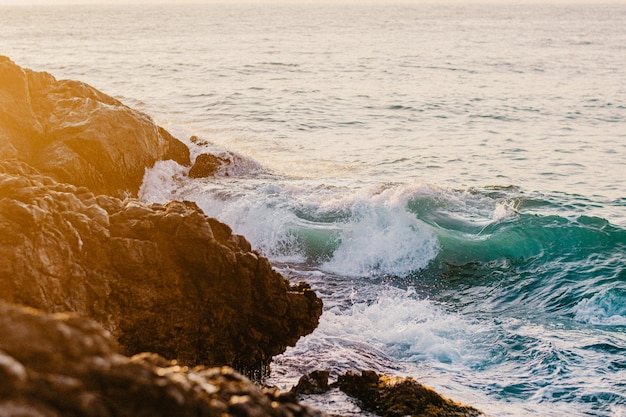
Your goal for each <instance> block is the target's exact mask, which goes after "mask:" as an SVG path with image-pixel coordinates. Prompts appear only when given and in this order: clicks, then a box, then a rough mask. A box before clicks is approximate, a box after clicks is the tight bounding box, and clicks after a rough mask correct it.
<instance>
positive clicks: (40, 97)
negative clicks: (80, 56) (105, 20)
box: [0, 57, 190, 197]
mask: <svg viewBox="0 0 626 417" xmlns="http://www.w3.org/2000/svg"><path fill="white" fill-rule="evenodd" d="M0 114H1V115H2V116H1V117H0V157H2V158H17V159H19V160H21V161H24V162H27V163H28V164H30V165H31V166H34V167H35V168H37V169H38V170H40V171H41V172H43V173H45V174H47V175H51V176H53V177H54V178H55V179H57V180H59V181H62V182H67V183H70V184H73V185H77V186H85V187H87V188H89V189H90V190H92V191H93V192H95V193H96V194H110V195H115V196H118V197H123V196H126V195H130V196H133V195H136V194H137V192H138V190H139V186H140V185H141V182H142V179H143V176H144V172H145V169H146V168H150V167H152V166H153V165H154V163H155V162H156V161H158V160H164V159H174V160H176V161H177V162H179V163H180V164H183V165H190V158H189V150H188V149H187V147H186V146H185V145H184V144H183V143H182V142H180V141H179V140H177V139H176V138H174V137H173V136H172V135H170V134H169V133H168V132H167V131H165V130H164V129H162V128H160V127H158V126H157V125H155V124H154V122H153V121H152V120H151V119H150V117H148V116H147V115H145V114H143V113H141V112H138V111H136V110H133V109H131V108H129V107H127V106H125V105H124V104H122V103H121V102H119V101H118V100H116V99H114V98H113V97H110V96H107V95H106V94H104V93H102V92H100V91H98V90H97V89H95V88H93V87H91V86H89V85H87V84H84V83H81V82H78V81H71V80H57V79H56V78H54V77H53V76H52V75H50V74H48V73H45V72H35V71H31V70H28V69H22V68H20V67H19V66H17V65H16V64H15V63H13V62H12V61H11V60H10V59H9V58H7V57H0Z"/></svg>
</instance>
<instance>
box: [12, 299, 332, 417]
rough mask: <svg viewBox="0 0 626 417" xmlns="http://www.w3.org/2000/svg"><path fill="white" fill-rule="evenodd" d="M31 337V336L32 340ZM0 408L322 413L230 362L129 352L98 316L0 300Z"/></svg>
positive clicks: (48, 413)
mask: <svg viewBox="0 0 626 417" xmlns="http://www.w3.org/2000/svg"><path fill="white" fill-rule="evenodd" d="M35 341H36V342H35ZM0 415H1V416H31V417H60V416H82V417H92V416H93V417H109V416H111V417H113V416H129V417H130V416H133V417H136V416H138V417H142V416H146V417H147V416H151V417H152V416H180V417H186V416H190V417H191V416H261V415H262V416H277V417H278V416H285V417H293V416H302V417H306V416H322V415H323V414H322V413H321V412H319V411H315V410H313V409H311V408H309V407H307V406H304V405H301V404H298V402H297V401H296V400H294V399H293V396H290V395H282V394H281V393H280V392H278V391H277V390H272V389H264V390H262V389H260V388H259V387H258V386H256V385H255V384H253V383H252V382H250V381H249V380H247V379H245V378H244V377H242V376H241V375H239V374H238V373H236V372H235V371H233V370H232V369H230V368H213V369H208V368H204V367H195V368H192V369H191V368H188V367H185V366H180V365H178V364H177V363H176V362H173V361H167V360H165V359H164V358H162V357H160V356H158V355H155V354H140V355H136V356H134V357H131V358H128V357H125V356H123V355H121V354H119V353H118V350H117V343H116V342H115V340H114V339H113V338H112V337H111V335H110V334H109V333H108V332H106V331H104V330H103V329H102V327H100V326H99V325H98V324H97V323H95V322H93V321H91V320H87V319H84V318H81V317H78V316H75V315H72V314H66V313H59V314H55V315H47V314H42V313H40V312H38V311H35V310H32V309H26V308H23V307H17V306H10V305H8V304H6V303H4V302H0Z"/></svg>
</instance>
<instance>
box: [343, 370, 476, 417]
mask: <svg viewBox="0 0 626 417" xmlns="http://www.w3.org/2000/svg"><path fill="white" fill-rule="evenodd" d="M334 385H336V386H338V387H339V389H341V390H342V391H343V392H345V393H346V394H348V395H350V396H353V397H355V398H357V399H358V400H359V401H360V402H361V406H362V407H363V409H365V410H368V411H372V412H374V413H376V414H378V415H381V416H385V417H387V416H388V417H396V416H397V417H399V416H407V415H410V416H424V417H427V416H428V417H430V416H437V417H461V416H463V417H474V416H481V415H484V414H483V413H482V412H480V411H478V410H477V409H475V408H473V407H468V406H465V405H462V404H458V403H455V402H453V401H451V400H449V399H447V398H444V397H442V396H441V395H439V394H437V393H436V392H435V391H433V390H431V389H430V388H427V387H425V386H424V385H422V384H420V383H418V382H417V381H415V380H414V379H413V378H410V377H408V378H403V377H392V376H387V375H379V374H377V373H376V372H374V371H363V372H362V373H361V374H358V373H356V372H353V371H349V372H347V373H345V374H344V375H341V376H339V378H338V380H337V383H336V384H334Z"/></svg>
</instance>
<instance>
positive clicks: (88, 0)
mask: <svg viewBox="0 0 626 417" xmlns="http://www.w3.org/2000/svg"><path fill="white" fill-rule="evenodd" d="M373 2H377V3H381V4H385V3H389V4H391V3H404V4H411V3H543V4H545V3H561V4H563V3H589V4H602V3H623V4H626V0H0V6H3V5H6V6H9V5H10V6H13V5H51V6H52V5H61V4H132V3H134V4H159V3H160V4H163V3H171V4H176V3H177V4H180V5H183V4H184V3H194V4H203V3H206V4H211V3H256V4H263V3H268V4H278V3H296V4H297V3H312V4H315V3H354V4H358V3H373Z"/></svg>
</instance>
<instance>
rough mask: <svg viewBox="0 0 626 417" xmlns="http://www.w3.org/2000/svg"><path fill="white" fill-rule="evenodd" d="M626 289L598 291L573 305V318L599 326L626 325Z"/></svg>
mask: <svg viewBox="0 0 626 417" xmlns="http://www.w3.org/2000/svg"><path fill="white" fill-rule="evenodd" d="M625 295H626V291H625V290H618V289H614V290H609V291H599V292H598V293H596V294H594V295H593V296H592V297H590V298H586V299H584V300H581V301H580V302H579V303H578V304H577V305H576V307H574V318H575V319H576V320H578V321H580V322H583V323H589V324H593V325H600V326H626V297H625Z"/></svg>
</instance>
